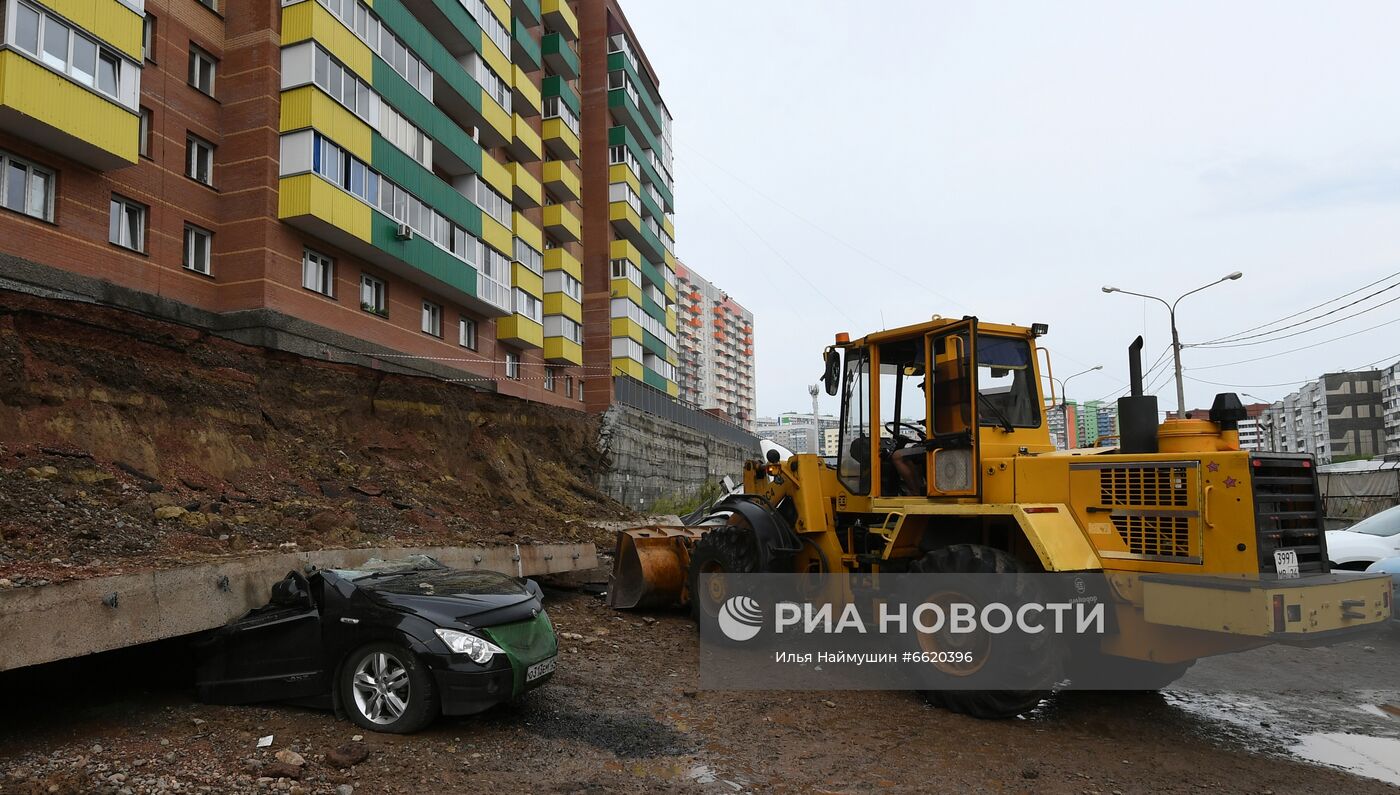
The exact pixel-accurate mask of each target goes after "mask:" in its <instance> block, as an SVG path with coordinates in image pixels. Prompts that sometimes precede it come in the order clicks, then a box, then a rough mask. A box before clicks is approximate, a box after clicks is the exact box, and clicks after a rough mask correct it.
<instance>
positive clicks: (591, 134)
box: [577, 0, 680, 410]
mask: <svg viewBox="0 0 1400 795" xmlns="http://www.w3.org/2000/svg"><path fill="white" fill-rule="evenodd" d="M577 9H578V14H579V25H580V30H581V36H582V40H581V53H582V59H583V65H582V68H583V78H582V94H583V120H582V139H583V149H584V151H585V152H586V153H587V155H586V156H585V157H584V160H583V176H584V188H583V207H584V210H583V212H584V215H583V232H584V237H585V240H586V246H585V256H584V263H583V269H584V283H585V285H586V288H585V294H584V302H583V304H584V336H585V339H586V342H585V344H584V359H585V364H586V365H587V366H588V367H589V369H590V371H592V372H611V373H612V374H613V375H614V376H616V377H622V378H630V379H632V380H635V381H637V382H639V383H642V384H645V385H646V386H648V387H650V388H652V389H654V390H656V391H657V392H659V393H662V394H664V395H669V396H671V397H675V396H676V395H678V394H679V393H680V388H679V386H678V384H677V381H676V378H677V376H676V365H677V364H678V362H679V359H678V357H677V353H676V324H677V314H676V312H677V310H676V296H677V293H676V257H675V227H674V226H673V224H672V221H671V213H672V212H673V211H674V209H675V199H674V181H673V179H672V176H671V175H672V173H673V168H672V159H671V150H672V143H671V113H670V111H669V110H667V108H666V103H665V102H664V101H663V100H662V98H661V93H660V90H659V88H660V85H661V81H660V79H659V78H658V77H657V75H656V71H655V70H654V69H653V68H652V66H651V63H650V61H648V60H647V56H646V53H645V52H644V51H643V50H642V48H641V46H640V45H639V41H638V38H637V35H636V33H635V32H634V31H633V30H632V27H631V25H630V24H629V23H628V21H627V17H626V15H624V14H623V12H622V9H621V7H620V6H619V4H618V3H617V2H616V0H578V3H577ZM601 386H602V388H600V389H597V390H593V391H591V392H590V393H589V395H588V398H587V401H588V406H589V408H591V409H594V410H602V409H605V408H606V407H607V406H608V405H609V403H610V402H611V401H612V394H611V381H610V380H607V381H604V382H603V383H602V385H601Z"/></svg>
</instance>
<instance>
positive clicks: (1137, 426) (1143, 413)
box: [1118, 336, 1157, 453]
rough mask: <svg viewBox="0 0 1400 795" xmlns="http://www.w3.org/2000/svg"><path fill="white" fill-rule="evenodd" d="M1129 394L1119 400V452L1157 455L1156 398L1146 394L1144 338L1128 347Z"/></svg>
mask: <svg viewBox="0 0 1400 795" xmlns="http://www.w3.org/2000/svg"><path fill="white" fill-rule="evenodd" d="M1128 382H1129V384H1128V387H1129V392H1130V394H1129V395H1128V396H1127V397H1121V398H1118V435H1119V449H1120V450H1122V451H1123V452H1125V453H1155V452H1157V396H1156V395H1144V394H1143V386H1142V337H1141V336H1139V337H1138V338H1137V339H1135V340H1133V344H1132V345H1129V346H1128Z"/></svg>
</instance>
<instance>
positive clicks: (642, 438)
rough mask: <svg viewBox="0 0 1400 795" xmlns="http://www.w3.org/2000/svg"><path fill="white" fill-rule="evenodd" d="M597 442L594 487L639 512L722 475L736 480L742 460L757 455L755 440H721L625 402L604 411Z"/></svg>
mask: <svg viewBox="0 0 1400 795" xmlns="http://www.w3.org/2000/svg"><path fill="white" fill-rule="evenodd" d="M598 447H599V449H600V450H601V451H602V452H603V455H604V456H605V458H606V460H607V467H606V468H605V469H604V470H603V471H602V472H601V473H600V475H599V478H598V489H599V490H600V491H602V492H603V493H605V494H607V495H608V496H610V497H612V498H613V499H615V500H617V501H618V502H620V503H622V504H623V505H625V506H627V507H629V508H632V509H634V510H640V511H646V510H650V509H651V507H652V506H654V505H655V504H656V502H657V501H658V500H662V499H686V498H689V497H691V496H693V495H695V494H696V493H697V492H699V491H700V490H701V489H702V488H703V487H704V486H705V485H706V484H707V483H717V482H718V481H719V480H720V479H721V478H723V477H724V476H725V475H729V476H730V477H733V478H734V479H735V480H736V481H737V480H738V479H739V477H740V475H742V474H743V470H744V462H745V461H746V460H749V459H752V458H757V457H758V454H759V453H758V441H757V439H753V441H752V443H747V442H741V441H739V440H738V439H735V440H729V439H720V438H718V437H716V436H714V435H712V434H709V433H706V432H703V431H700V430H697V429H694V428H690V427H687V426H686V425H683V424H681V423H679V422H676V421H674V420H669V419H665V418H663V417H660V416H658V415H656V414H652V413H649V412H646V411H642V410H641V409H637V408H633V407H631V406H624V405H614V406H612V408H610V409H608V411H607V413H605V414H604V415H603V423H602V427H601V428H600V429H599V433H598Z"/></svg>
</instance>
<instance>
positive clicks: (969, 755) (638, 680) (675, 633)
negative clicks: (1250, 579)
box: [0, 590, 1396, 795]
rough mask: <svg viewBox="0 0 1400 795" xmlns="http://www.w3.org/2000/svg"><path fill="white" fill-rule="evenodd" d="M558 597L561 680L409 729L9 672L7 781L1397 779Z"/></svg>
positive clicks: (1186, 788) (366, 786)
mask: <svg viewBox="0 0 1400 795" xmlns="http://www.w3.org/2000/svg"><path fill="white" fill-rule="evenodd" d="M548 596H549V600H548V602H547V606H548V609H549V611H550V614H551V616H552V617H553V618H554V620H555V623H556V625H557V627H558V629H559V631H560V632H561V637H562V638H563V640H562V642H561V647H562V649H563V651H562V653H561V660H560V664H559V668H558V672H557V673H556V674H555V677H554V679H553V680H552V681H550V682H549V683H548V684H546V685H545V686H544V687H542V688H540V689H539V690H536V691H533V692H532V693H530V694H528V695H527V696H526V697H525V698H524V699H522V700H521V701H519V702H517V703H514V704H509V705H504V706H502V707H498V708H496V709H493V710H492V711H490V712H488V713H486V714H484V715H481V716H477V717H475V718H462V719H450V720H440V721H439V722H437V723H436V724H434V725H433V726H431V727H429V728H428V729H427V730H425V731H423V732H421V733H419V734H416V735H412V736H408V737H398V736H389V735H380V734H372V733H368V732H362V731H361V730H359V729H357V728H356V727H355V726H354V725H353V724H351V723H349V722H347V721H339V720H337V719H336V718H335V717H334V716H333V715H331V714H329V713H325V712H318V711H314V710H307V709H301V708H297V707H281V706H268V707H213V706H206V705H201V704H198V703H196V702H194V701H193V700H192V698H191V697H190V694H189V690H188V689H187V686H186V685H185V684H183V683H184V682H187V681H188V676H189V672H188V670H185V669H181V668H180V665H179V663H178V662H174V661H175V660H178V658H179V655H178V653H172V652H171V650H170V649H171V647H170V646H167V647H165V648H164V649H163V650H162V651H161V652H160V653H159V654H147V658H148V662H145V663H143V662H142V661H141V660H140V659H136V660H134V661H133V660H132V659H130V658H128V660H127V663H126V664H114V663H113V662H112V661H111V659H110V658H107V656H106V655H104V656H103V657H101V658H93V659H90V660H85V661H70V663H66V664H63V665H66V666H67V667H62V666H59V667H54V666H50V667H46V668H44V669H31V670H29V671H27V672H26V671H18V672H11V673H9V674H4V675H0V688H4V692H7V693H11V694H16V697H15V698H13V699H11V703H10V706H9V710H8V714H9V716H10V717H9V719H7V720H6V721H4V722H3V724H0V792H4V793H12V792H14V793H20V792H22V793H30V792H34V793H38V792H59V793H76V792H98V793H119V792H123V791H130V792H150V791H180V792H196V793H199V792H259V791H271V790H280V791H302V792H307V793H334V792H337V787H343V786H345V785H349V786H350V787H351V788H352V789H353V791H354V792H361V793H381V792H386V793H419V792H735V791H760V792H766V791H778V792H812V791H818V792H1018V793H1019V792H1035V793H1104V795H1108V793H1114V792H1117V793H1134V792H1166V793H1200V792H1212V791H1214V792H1230V793H1234V792H1248V793H1257V794H1258V795H1264V794H1265V793H1280V794H1282V793H1325V795H1335V793H1343V792H1345V793H1378V792H1394V791H1396V790H1395V789H1394V788H1392V787H1390V786H1389V785H1386V784H1383V783H1381V782H1379V781H1375V780H1372V779H1366V778H1359V777H1355V776H1352V775H1350V774H1347V773H1345V772H1342V771H1339V770H1335V769H1331V768H1326V767H1319V766H1313V765H1309V764H1304V763H1302V762H1298V761H1295V760H1293V759H1290V758H1287V757H1284V756H1280V755H1276V754H1270V753H1267V752H1266V750H1260V749H1259V748H1257V747H1256V746H1255V745H1254V744H1253V743H1251V742H1250V741H1248V740H1247V739H1246V738H1244V737H1242V736H1240V734H1239V733H1238V732H1236V731H1234V730H1233V729H1230V727H1228V726H1226V722H1225V721H1223V720H1221V719H1219V718H1216V717H1212V716H1210V715H1208V714H1203V713H1202V711H1200V710H1195V709H1191V708H1187V707H1186V706H1183V704H1184V703H1185V704H1189V701H1190V700H1189V699H1185V701H1183V699H1182V698H1181V697H1177V696H1163V695H1137V694H1090V693H1064V694H1060V695H1058V696H1056V697H1055V698H1054V699H1052V700H1051V701H1050V702H1048V703H1047V704H1046V705H1045V706H1044V707H1042V708H1041V709H1040V710H1039V711H1038V712H1037V713H1036V714H1035V715H1033V716H1032V717H1031V718H1029V719H1025V720H1014V721H978V720H974V719H971V718H965V717H962V716H958V715H953V714H951V713H948V712H945V711H943V710H939V709H934V708H930V707H927V706H925V705H924V704H923V703H922V702H921V701H920V700H919V698H918V697H917V696H915V695H913V694H911V693H906V692H859V693H856V692H835V693H812V692H744V693H739V692H720V691H702V690H699V689H698V685H697V682H698V680H699V677H698V673H697V670H696V661H697V658H698V654H697V643H698V636H697V633H696V630H695V627H694V625H693V624H692V623H691V621H690V620H689V619H687V618H686V617H684V616H681V615H679V614H675V613H655V614H636V613H617V612H614V611H612V610H610V609H608V608H607V607H606V606H605V605H604V604H603V603H602V601H601V600H599V599H597V598H594V597H590V596H585V595H583V594H581V593H563V592H558V591H552V590H551V591H549V592H548ZM139 653H140V652H138V651H135V650H130V651H128V652H125V654H128V655H136V654H139ZM1307 653H1308V650H1296V654H1298V655H1306V654H1307ZM1359 654H1360V652H1358V655H1359ZM1371 659H1374V658H1371ZM1298 660H1299V662H1298V663H1297V664H1306V657H1305V656H1299V657H1298ZM172 682H179V683H180V684H172ZM1256 722H1257V720H1256ZM1265 725H1266V726H1267V725H1268V724H1267V723H1266V724H1265ZM1235 728H1237V727H1235ZM1227 729H1229V730H1227ZM269 734H270V735H273V737H274V740H273V743H272V746H271V747H270V748H266V749H258V748H256V742H257V738H258V737H261V736H264V735H269ZM356 735H360V739H359V740H358V741H357V740H355V739H354V737H355V736H356ZM1281 739H1282V738H1281ZM347 744H349V745H363V746H364V747H366V748H367V749H368V751H369V754H368V757H367V759H366V760H365V761H363V762H362V763H360V764H358V765H356V766H354V767H353V768H349V769H346V770H340V769H338V768H336V767H334V766H333V765H331V764H329V763H328V760H327V754H329V753H330V752H331V751H333V750H335V749H337V748H340V747H341V746H343V745H347ZM284 749H294V750H296V751H297V752H298V753H300V754H301V755H302V756H303V757H304V758H305V760H306V763H305V765H304V766H303V767H302V768H301V769H300V770H299V771H298V773H299V775H300V780H299V781H298V780H293V779H290V778H276V777H274V776H273V774H276V773H284V772H287V771H285V769H283V770H277V769H274V768H273V767H272V765H273V764H274V762H275V753H276V752H277V751H279V750H284ZM113 776H118V777H119V778H117V779H113V778H112V777H113ZM162 782H163V787H164V790H162ZM177 785H178V786H177ZM123 788H125V789H123ZM344 792H345V790H343V789H342V790H341V793H344Z"/></svg>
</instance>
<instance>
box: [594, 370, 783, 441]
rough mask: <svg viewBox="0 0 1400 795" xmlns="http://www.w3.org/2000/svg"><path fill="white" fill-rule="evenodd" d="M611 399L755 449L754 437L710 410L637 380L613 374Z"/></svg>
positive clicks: (756, 439)
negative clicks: (681, 400) (698, 407)
mask: <svg viewBox="0 0 1400 795" xmlns="http://www.w3.org/2000/svg"><path fill="white" fill-rule="evenodd" d="M613 400H615V401H616V402H618V403H621V404H622V405H624V406H631V407H632V408H634V409H639V410H641V411H645V412H647V413H648V414H655V415H656V416H658V417H661V418H662V419H667V420H670V421H672V422H675V423H679V424H681V425H684V426H685V427H687V428H691V429H693V430H696V431H699V432H700V433H703V434H706V435H708V436H713V437H715V438H716V439H723V440H724V441H726V442H730V443H733V444H737V445H740V446H742V447H744V448H746V449H749V450H752V451H754V452H757V451H758V437H757V436H754V435H753V434H751V433H749V432H748V431H746V430H744V429H743V428H741V427H739V426H738V425H735V424H734V423H732V422H728V421H726V420H722V419H720V418H719V417H716V416H715V415H713V414H710V413H708V412H704V411H701V410H700V409H697V408H692V407H690V406H687V405H685V404H683V403H680V402H678V401H677V400H676V399H675V398H673V397H671V396H670V395H668V394H666V393H665V392H661V391H659V390H657V389H653V388H652V387H649V386H647V385H646V384H643V383H641V382H640V381H634V380H632V379H630V378H613Z"/></svg>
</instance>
